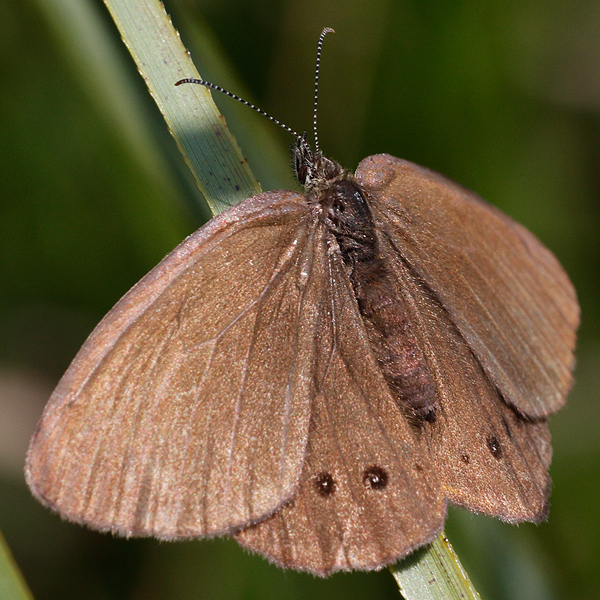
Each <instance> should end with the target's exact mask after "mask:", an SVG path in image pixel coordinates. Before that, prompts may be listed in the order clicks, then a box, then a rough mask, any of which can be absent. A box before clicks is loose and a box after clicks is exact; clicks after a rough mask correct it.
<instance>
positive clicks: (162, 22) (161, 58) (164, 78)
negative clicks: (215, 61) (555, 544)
mask: <svg viewBox="0 0 600 600" xmlns="http://www.w3.org/2000/svg"><path fill="white" fill-rule="evenodd" d="M105 4H106V6H107V7H108V9H109V11H110V13H111V15H112V17H113V19H114V20H115V23H116V24H117V27H118V28H119V32H120V33H121V37H122V38H123V41H124V42H125V44H126V46H127V47H128V49H129V51H130V52H131V55H132V56H133V58H134V60H135V62H136V64H137V67H138V69H139V71H140V73H141V75H142V77H143V78H144V80H145V81H146V84H147V85H148V89H149V91H150V94H151V95H152V97H153V98H154V100H155V101H156V104H157V105H158V108H159V109H160V111H161V113H162V114H163V116H164V118H165V121H166V122H167V125H168V127H169V130H170V131H171V134H172V135H173V137H174V138H175V141H176V142H177V145H178V146H179V149H180V150H181V152H182V154H183V156H184V158H185V160H186V162H187V163H188V165H189V167H190V169H191V170H192V173H193V175H194V177H195V179H196V182H197V183H198V187H199V188H200V189H201V191H202V193H203V194H204V196H205V198H206V201H207V202H208V204H209V206H210V208H211V210H212V212H213V214H216V213H219V212H221V211H222V210H223V209H224V208H227V207H228V206H231V205H233V204H237V202H240V201H241V200H243V199H245V198H247V197H248V196H251V195H253V194H256V193H257V192H259V191H260V186H259V184H258V182H257V181H256V179H255V178H254V177H253V175H252V173H251V172H250V169H249V167H248V164H247V161H246V160H245V159H244V157H243V156H242V153H241V151H240V149H239V147H238V145H237V143H236V141H235V139H234V137H233V136H232V135H231V133H230V132H229V130H228V129H227V127H226V125H225V122H224V119H223V117H222V116H221V115H220V113H219V111H218V110H217V107H216V106H215V104H214V102H213V101H212V98H211V96H210V93H209V92H208V90H206V89H205V88H203V87H202V86H198V85H182V86H179V87H175V86H174V84H175V82H176V81H177V80H178V79H181V78H184V77H199V74H198V72H197V71H196V68H195V67H194V64H193V63H192V60H191V58H190V56H189V54H188V53H187V51H186V49H185V48H184V46H183V44H182V43H181V39H180V38H179V34H178V33H177V32H176V31H175V29H174V27H173V25H172V23H171V20H170V18H169V17H168V15H167V14H166V12H165V10H164V7H163V5H162V4H161V3H160V2H159V1H158V0H139V1H138V2H131V1H129V0H105Z"/></svg>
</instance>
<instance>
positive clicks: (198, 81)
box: [175, 27, 335, 152]
mask: <svg viewBox="0 0 600 600" xmlns="http://www.w3.org/2000/svg"><path fill="white" fill-rule="evenodd" d="M328 33H335V32H334V31H333V29H331V27H325V29H323V31H322V32H321V35H320V36H319V43H318V44H317V68H316V74H315V105H314V109H313V129H314V132H315V150H316V151H317V152H319V139H318V137H317V99H318V95H319V68H320V65H321V49H322V48H323V39H324V38H325V36H326V35H327V34H328ZM184 83H196V84H198V85H202V86H204V87H206V88H210V89H211V90H215V91H217V92H221V93H222V94H225V95H226V96H229V97H230V98H233V99H234V100H237V101H238V102H241V103H242V104H245V105H246V106H248V107H250V108H251V109H252V110H255V111H256V112H257V113H259V114H261V115H262V116H263V117H267V119H269V121H272V122H273V123H275V124H276V125H279V127H281V128H283V129H285V130H286V131H287V132H288V133H291V134H292V135H293V136H294V137H295V138H296V139H297V140H298V142H299V143H300V144H301V143H302V142H303V140H304V139H305V136H302V135H300V134H298V133H297V132H296V131H294V130H293V129H292V128H291V127H288V126H287V125H285V124H284V123H282V122H281V121H279V120H277V119H276V118H275V117H272V116H271V115H270V114H269V113H267V112H265V111H264V110H262V109H261V108H258V106H255V105H254V104H252V103H251V102H248V101H247V100H244V99H243V98H240V97H239V96H237V95H236V94H232V93H231V92H229V91H227V90H226V89H225V88H222V87H221V86H220V85H216V84H214V83H210V81H204V79H195V78H193V77H186V78H185V79H180V80H179V81H177V82H176V83H175V85H182V84H184ZM305 135H306V134H305ZM304 144H306V142H305V141H304Z"/></svg>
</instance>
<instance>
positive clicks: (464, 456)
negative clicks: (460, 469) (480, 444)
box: [460, 452, 471, 465]
mask: <svg viewBox="0 0 600 600" xmlns="http://www.w3.org/2000/svg"><path fill="white" fill-rule="evenodd" d="M460 460H462V461H463V462H464V463H465V465H468V464H469V463H470V462H471V457H470V456H469V455H468V454H465V453H464V452H463V453H462V454H461V455H460Z"/></svg>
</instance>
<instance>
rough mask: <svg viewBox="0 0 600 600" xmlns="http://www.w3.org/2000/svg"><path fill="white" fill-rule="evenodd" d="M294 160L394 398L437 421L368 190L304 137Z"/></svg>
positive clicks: (413, 413)
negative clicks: (317, 206)
mask: <svg viewBox="0 0 600 600" xmlns="http://www.w3.org/2000/svg"><path fill="white" fill-rule="evenodd" d="M293 160H294V167H295V171H296V174H297V176H298V180H299V181H300V183H302V184H303V185H304V187H305V189H306V196H307V198H308V199H309V201H310V202H311V203H312V202H314V203H318V204H320V205H321V207H322V209H323V212H322V214H323V216H324V218H325V223H326V225H327V228H328V230H329V232H330V233H331V234H332V235H333V237H334V238H335V240H336V242H337V245H338V247H339V250H340V254H341V257H342V260H343V262H344V264H345V266H346V270H347V273H348V276H349V278H350V282H351V284H352V289H353V291H354V296H355V298H356V301H357V304H358V310H359V312H360V315H361V317H362V320H363V323H364V325H365V329H366V331H367V334H368V336H369V342H370V345H371V348H372V350H373V354H374V356H375V358H376V359H377V362H378V364H379V367H380V369H381V371H382V373H383V375H384V378H385V380H386V382H387V384H388V387H389V388H390V391H391V393H392V395H393V397H394V398H395V399H396V401H397V402H398V404H399V406H400V407H401V408H402V410H403V411H404V412H405V414H406V415H407V416H408V417H409V419H410V420H411V421H412V422H416V423H417V424H420V423H421V422H422V421H430V422H432V421H434V420H435V416H436V415H435V411H436V401H435V387H434V384H433V379H432V376H431V372H430V370H429V366H428V364H427V361H426V359H425V355H424V353H423V351H422V350H421V348H420V347H419V344H418V342H417V339H416V337H415V335H414V333H413V331H412V328H411V326H410V321H409V319H408V316H407V314H406V310H405V308H404V304H403V302H402V301H401V299H400V297H399V295H398V292H397V291H396V285H395V283H394V281H393V278H392V277H391V273H390V270H389V267H388V265H387V263H386V260H385V258H384V255H383V254H382V252H381V248H380V243H379V239H378V234H377V229H376V225H375V220H374V218H373V213H372V211H371V208H370V206H369V200H368V194H367V192H366V191H365V190H364V189H363V188H362V186H361V185H360V184H359V183H358V182H357V181H356V180H355V179H354V176H353V175H352V174H350V173H348V172H347V171H344V169H342V167H341V166H340V165H339V164H338V163H336V162H334V161H332V160H330V159H328V158H326V157H324V156H323V155H322V154H321V153H313V152H312V150H311V149H310V147H309V146H308V144H307V143H306V141H305V140H304V138H302V139H301V140H299V142H298V144H297V145H296V146H295V147H294V149H293Z"/></svg>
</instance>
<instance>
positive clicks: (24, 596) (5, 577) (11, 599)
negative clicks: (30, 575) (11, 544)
mask: <svg viewBox="0 0 600 600" xmlns="http://www.w3.org/2000/svg"><path fill="white" fill-rule="evenodd" d="M0 598H2V600H33V596H32V595H31V592H30V591H29V589H28V587H27V585H26V583H25V581H24V580H23V577H22V576H21V572H20V571H19V568H18V567H17V564H16V563H15V561H14V559H13V557H12V554H11V553H10V550H9V548H8V546H7V545H6V541H5V539H4V537H3V536H2V533H0Z"/></svg>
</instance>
